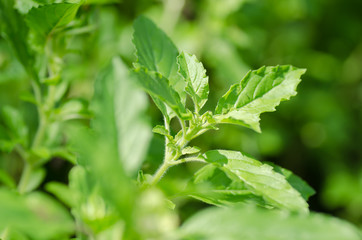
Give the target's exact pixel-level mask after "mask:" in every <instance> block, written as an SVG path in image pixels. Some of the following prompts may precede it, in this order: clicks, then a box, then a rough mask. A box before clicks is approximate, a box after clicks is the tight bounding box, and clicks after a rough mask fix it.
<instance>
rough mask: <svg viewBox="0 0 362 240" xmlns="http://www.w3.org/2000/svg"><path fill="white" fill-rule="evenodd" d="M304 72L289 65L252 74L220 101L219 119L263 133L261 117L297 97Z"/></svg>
mask: <svg viewBox="0 0 362 240" xmlns="http://www.w3.org/2000/svg"><path fill="white" fill-rule="evenodd" d="M304 73H305V69H298V68H295V67H292V66H289V65H286V66H276V67H262V68H260V69H258V70H254V71H250V72H249V73H247V74H246V76H245V77H244V78H243V79H242V80H241V82H240V83H238V84H235V85H232V86H231V87H230V89H229V91H228V92H227V93H226V94H225V95H224V96H223V97H222V98H221V99H220V100H219V102H218V104H217V106H216V110H215V114H217V115H215V117H214V118H215V120H216V121H217V122H219V123H232V124H239V125H243V126H246V127H249V128H251V129H254V130H255V131H257V132H260V124H259V121H260V114H261V113H263V112H272V111H275V107H276V106H278V105H279V103H280V102H281V101H283V100H288V99H289V98H290V97H291V96H294V95H296V94H297V92H296V91H295V89H296V87H297V85H298V84H299V82H300V81H301V79H300V76H301V75H302V74H304Z"/></svg>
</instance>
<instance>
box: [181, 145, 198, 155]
mask: <svg viewBox="0 0 362 240" xmlns="http://www.w3.org/2000/svg"><path fill="white" fill-rule="evenodd" d="M200 150H201V149H200V148H198V147H195V146H193V147H190V146H187V147H185V148H184V149H182V155H185V154H195V153H198V152H200Z"/></svg>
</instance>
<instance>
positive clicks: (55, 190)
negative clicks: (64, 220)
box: [45, 182, 77, 207]
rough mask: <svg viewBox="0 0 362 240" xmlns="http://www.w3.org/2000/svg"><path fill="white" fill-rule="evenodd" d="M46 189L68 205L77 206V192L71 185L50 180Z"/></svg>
mask: <svg viewBox="0 0 362 240" xmlns="http://www.w3.org/2000/svg"><path fill="white" fill-rule="evenodd" d="M45 189H46V190H47V191H48V192H49V193H52V194H53V195H54V196H56V197H57V198H58V199H59V200H61V201H62V202H63V203H65V204H66V205H67V206H68V207H74V206H76V202H75V201H76V199H77V198H76V197H77V196H76V193H75V192H74V191H72V189H70V188H69V186H67V185H65V184H63V183H59V182H50V183H47V184H46V185H45Z"/></svg>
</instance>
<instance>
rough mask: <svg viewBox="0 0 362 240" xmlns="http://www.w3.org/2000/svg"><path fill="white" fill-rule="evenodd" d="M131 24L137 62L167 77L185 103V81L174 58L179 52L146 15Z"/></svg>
mask: <svg viewBox="0 0 362 240" xmlns="http://www.w3.org/2000/svg"><path fill="white" fill-rule="evenodd" d="M133 26H134V34H133V44H134V45H135V47H136V50H137V58H138V64H140V65H141V66H143V67H145V68H146V69H148V70H150V71H154V72H158V73H160V74H162V76H164V77H165V78H167V79H169V84H170V85H171V86H172V88H173V89H174V90H175V91H176V92H177V93H178V94H179V95H180V97H181V100H182V102H183V103H185V101H186V94H185V92H184V89H185V82H184V81H183V80H182V78H181V76H180V75H179V74H178V73H177V71H178V67H177V62H176V58H177V56H178V54H179V53H178V50H177V48H176V47H175V45H174V44H173V42H172V41H171V40H170V39H169V38H168V37H167V35H166V34H165V33H164V32H163V31H162V30H161V29H159V28H158V27H157V26H156V25H155V24H154V23H153V22H152V21H151V20H150V19H148V18H146V17H143V16H140V17H138V18H137V19H136V20H135V22H134V25H133Z"/></svg>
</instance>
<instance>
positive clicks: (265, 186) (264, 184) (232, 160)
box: [203, 150, 308, 212]
mask: <svg viewBox="0 0 362 240" xmlns="http://www.w3.org/2000/svg"><path fill="white" fill-rule="evenodd" d="M203 157H204V159H205V160H206V161H207V162H210V163H214V164H217V165H218V166H219V167H220V169H222V170H223V171H224V172H225V173H226V174H227V175H228V177H229V178H231V179H232V180H234V181H241V182H244V183H245V184H246V186H247V188H248V189H249V190H250V191H252V192H253V193H254V194H255V195H257V196H261V197H263V198H264V200H265V201H266V202H267V203H269V204H271V205H273V206H276V207H279V208H285V209H288V210H291V211H299V212H308V204H307V203H306V201H305V200H304V199H303V197H302V196H301V195H300V193H299V192H298V191H297V190H295V189H294V188H293V187H292V186H291V185H290V184H289V183H288V182H287V180H286V179H285V177H284V176H283V175H281V174H279V173H277V172H275V171H273V168H272V167H271V166H269V165H267V164H263V163H261V162H259V161H257V160H255V159H252V158H250V157H247V156H245V155H243V154H242V153H240V152H236V151H226V150H212V151H208V152H206V153H205V154H204V155H203Z"/></svg>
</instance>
